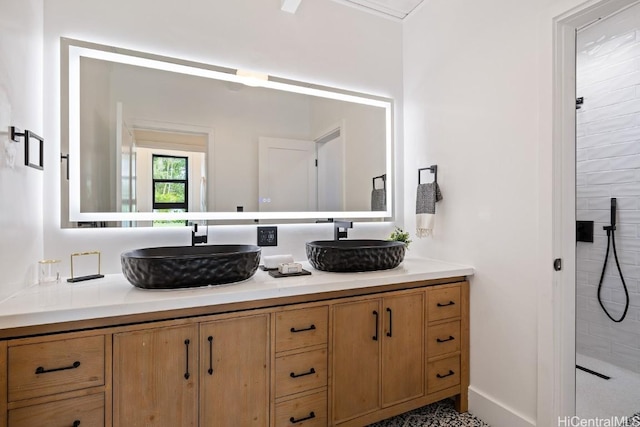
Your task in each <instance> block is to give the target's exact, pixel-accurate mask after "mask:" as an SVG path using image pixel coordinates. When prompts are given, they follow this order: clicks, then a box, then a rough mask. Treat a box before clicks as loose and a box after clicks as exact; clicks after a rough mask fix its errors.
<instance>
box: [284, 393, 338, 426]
mask: <svg viewBox="0 0 640 427" xmlns="http://www.w3.org/2000/svg"><path fill="white" fill-rule="evenodd" d="M275 418H276V427H285V426H306V427H326V426H327V425H329V424H328V422H327V392H326V391H323V392H321V393H316V394H311V395H309V396H305V397H301V398H298V399H293V400H289V401H286V402H282V403H278V404H277V405H276V417H275Z"/></svg>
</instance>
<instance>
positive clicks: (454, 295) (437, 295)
mask: <svg viewBox="0 0 640 427" xmlns="http://www.w3.org/2000/svg"><path fill="white" fill-rule="evenodd" d="M458 316H460V287H459V286H456V287H450V288H443V289H430V290H429V308H428V317H429V322H433V321H435V320H442V319H449V318H451V317H458Z"/></svg>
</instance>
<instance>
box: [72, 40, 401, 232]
mask: <svg viewBox="0 0 640 427" xmlns="http://www.w3.org/2000/svg"><path fill="white" fill-rule="evenodd" d="M82 57H87V58H93V59H102V60H107V61H112V62H120V63H124V64H129V65H136V66H140V67H146V68H154V69H159V70H164V71H170V72H175V73H182V74H189V75H193V76H199V77H204V78H211V79H217V80H224V81H228V82H234V83H241V84H244V85H247V86H260V87H265V88H270V89H277V90H282V91H287V92H294V93H299V94H306V95H311V96H317V97H323V98H328V99H334V100H340V101H347V102H354V103H358V104H364V105H368V106H375V107H380V108H383V109H384V111H385V118H386V131H385V133H386V135H385V140H386V144H385V146H386V148H385V150H386V151H385V162H386V175H387V209H386V211H313V212H259V211H253V212H183V213H164V212H163V213H161V212H81V210H80V187H81V181H80V59H81V58H82ZM246 74H249V75H246ZM254 75H255V73H250V72H249V73H246V72H243V70H240V69H233V68H225V67H220V66H215V65H210V64H204V63H199V62H193V61H188V60H184V59H177V58H171V57H166V56H161V55H156V54H150V53H145V52H139V51H134V50H130V49H123V48H118V47H113V46H107V45H101V44H96V43H91V42H85V41H80V40H74V39H69V38H61V79H62V84H61V103H62V111H63V113H64V112H65V111H66V112H67V114H68V120H66V122H65V119H64V114H63V115H62V117H63V118H62V122H63V123H62V127H63V130H64V128H65V127H66V126H68V128H67V135H68V149H69V151H68V153H69V160H68V162H69V164H68V171H69V181H68V187H69V215H68V219H69V222H85V221H86V222H96V221H98V222H102V221H116V222H122V221H154V220H186V221H190V220H194V221H195V220H259V219H263V220H278V219H282V220H303V219H306V220H310V219H328V218H349V219H383V220H388V219H391V218H393V209H392V206H393V204H394V198H393V187H394V184H393V183H394V180H393V177H394V175H393V137H392V135H393V100H392V99H390V98H385V97H380V96H374V95H368V94H363V93H359V92H353V91H347V90H342V89H336V88H330V87H327V86H321V85H316V84H311V83H305V82H299V81H294V80H289V79H283V78H279V77H275V76H271V75H262V76H261V77H254ZM63 143H64V132H63Z"/></svg>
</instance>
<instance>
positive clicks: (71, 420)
mask: <svg viewBox="0 0 640 427" xmlns="http://www.w3.org/2000/svg"><path fill="white" fill-rule="evenodd" d="M78 421H79V423H78ZM9 425H10V426H11V427H33V426H69V427H71V426H74V425H78V426H80V427H82V426H104V394H102V393H100V394H92V395H89V396H82V397H76V398H73V399H67V400H60V401H57V402H49V403H44V404H41V405H34V406H27V407H25V408H19V409H12V410H10V411H9Z"/></svg>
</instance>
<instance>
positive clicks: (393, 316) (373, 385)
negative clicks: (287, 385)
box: [332, 291, 425, 423]
mask: <svg viewBox="0 0 640 427" xmlns="http://www.w3.org/2000/svg"><path fill="white" fill-rule="evenodd" d="M424 301H425V294H424V291H417V292H416V291H409V292H400V293H394V294H389V295H388V296H385V297H382V298H363V297H360V298H357V299H355V300H352V301H349V302H344V303H340V304H336V305H335V306H334V307H333V346H332V349H333V378H334V381H333V405H334V406H333V408H334V411H333V419H334V421H335V422H336V423H340V422H342V421H346V420H349V419H352V418H355V417H358V416H361V415H365V414H368V413H371V412H374V411H377V410H379V409H381V408H384V407H387V406H391V405H394V404H396V403H399V402H403V401H406V400H410V399H415V398H419V397H421V396H423V395H424V361H423V359H424V331H425V323H424Z"/></svg>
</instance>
